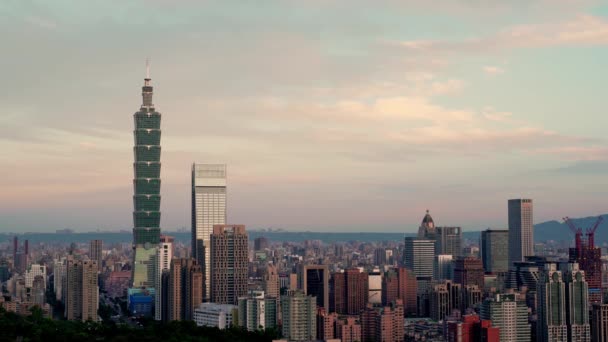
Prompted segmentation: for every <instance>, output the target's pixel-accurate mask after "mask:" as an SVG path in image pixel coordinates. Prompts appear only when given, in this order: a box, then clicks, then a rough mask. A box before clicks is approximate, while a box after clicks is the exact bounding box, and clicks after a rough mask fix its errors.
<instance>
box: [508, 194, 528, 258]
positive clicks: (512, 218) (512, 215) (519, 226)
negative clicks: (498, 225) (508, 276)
mask: <svg viewBox="0 0 608 342" xmlns="http://www.w3.org/2000/svg"><path fill="white" fill-rule="evenodd" d="M508 208H509V267H512V266H513V263H514V262H518V261H525V257H527V256H532V255H534V221H533V215H532V214H533V212H532V200H531V199H511V200H509V206H508Z"/></svg>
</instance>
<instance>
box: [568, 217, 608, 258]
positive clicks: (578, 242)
mask: <svg viewBox="0 0 608 342" xmlns="http://www.w3.org/2000/svg"><path fill="white" fill-rule="evenodd" d="M603 220H604V218H603V217H602V216H599V217H598V218H597V220H596V221H595V224H594V225H593V226H592V227H591V228H587V231H586V234H585V235H586V239H585V240H586V241H583V228H577V227H576V225H574V222H572V220H571V219H570V218H569V217H568V216H566V217H564V223H566V224H567V225H568V227H569V228H570V230H571V231H572V233H574V243H575V246H576V252H577V253H579V255H580V253H581V251H582V250H583V243H584V245H585V246H584V247H585V248H593V247H595V231H596V230H597V227H599V226H600V224H601V223H602V221H603Z"/></svg>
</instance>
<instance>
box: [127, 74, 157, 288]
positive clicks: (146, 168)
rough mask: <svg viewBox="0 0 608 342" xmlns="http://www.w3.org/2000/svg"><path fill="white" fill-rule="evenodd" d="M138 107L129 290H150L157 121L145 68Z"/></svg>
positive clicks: (155, 223)
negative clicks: (147, 288) (140, 101)
mask: <svg viewBox="0 0 608 342" xmlns="http://www.w3.org/2000/svg"><path fill="white" fill-rule="evenodd" d="M146 71H147V72H146V78H145V79H144V86H143V87H142V98H143V102H142V105H141V107H140V109H139V111H137V112H136V113H135V114H134V115H133V119H134V121H135V130H134V131H133V134H134V136H135V146H134V147H133V152H134V155H135V161H134V162H133V171H134V178H133V188H134V195H133V206H134V208H133V251H134V255H133V288H142V287H144V288H145V287H154V280H155V279H154V270H155V268H154V265H153V264H154V258H155V257H156V246H157V245H158V242H159V240H160V150H161V147H160V133H161V131H160V121H161V114H160V113H159V112H157V111H156V110H155V108H154V104H153V103H152V95H153V87H152V86H151V85H150V81H151V78H150V73H149V68H147V70H146Z"/></svg>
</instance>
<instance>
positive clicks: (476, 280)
mask: <svg viewBox="0 0 608 342" xmlns="http://www.w3.org/2000/svg"><path fill="white" fill-rule="evenodd" d="M483 273H484V272H483V265H482V263H481V260H480V259H478V258H475V257H460V258H458V259H456V260H455V261H454V282H455V283H457V284H460V285H461V286H463V287H464V286H467V285H476V286H477V287H479V288H480V289H483V287H484V277H483Z"/></svg>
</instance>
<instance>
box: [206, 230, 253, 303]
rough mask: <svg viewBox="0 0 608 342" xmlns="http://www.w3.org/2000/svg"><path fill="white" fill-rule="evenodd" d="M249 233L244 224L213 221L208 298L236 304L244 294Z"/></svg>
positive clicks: (215, 301)
mask: <svg viewBox="0 0 608 342" xmlns="http://www.w3.org/2000/svg"><path fill="white" fill-rule="evenodd" d="M247 246H248V237H247V232H245V226H244V225H215V226H213V234H211V262H210V265H211V272H210V273H211V302H213V303H218V304H232V305H237V304H238V300H239V297H242V296H245V295H246V294H247V278H248V277H247V274H248V273H247V270H248V262H249V259H248V247H247Z"/></svg>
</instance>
